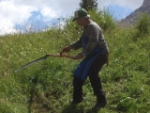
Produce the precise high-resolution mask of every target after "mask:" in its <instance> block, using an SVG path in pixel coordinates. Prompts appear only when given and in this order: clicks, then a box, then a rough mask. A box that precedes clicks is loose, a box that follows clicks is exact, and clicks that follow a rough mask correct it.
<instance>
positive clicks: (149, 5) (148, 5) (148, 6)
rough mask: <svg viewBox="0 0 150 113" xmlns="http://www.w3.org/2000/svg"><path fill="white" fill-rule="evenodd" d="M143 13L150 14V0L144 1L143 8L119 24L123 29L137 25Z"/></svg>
mask: <svg viewBox="0 0 150 113" xmlns="http://www.w3.org/2000/svg"><path fill="white" fill-rule="evenodd" d="M143 13H146V14H150V0H144V1H143V4H142V6H141V7H139V8H138V9H136V10H135V11H134V12H132V13H131V14H129V15H128V16H127V17H126V18H125V19H122V20H121V21H120V22H119V24H120V25H121V26H123V27H128V26H131V25H133V24H135V22H136V20H138V18H139V16H141V15H142V14H143Z"/></svg>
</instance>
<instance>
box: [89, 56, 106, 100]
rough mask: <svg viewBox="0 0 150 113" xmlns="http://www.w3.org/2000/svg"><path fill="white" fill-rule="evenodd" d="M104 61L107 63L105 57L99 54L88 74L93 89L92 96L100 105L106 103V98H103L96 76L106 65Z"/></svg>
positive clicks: (100, 85)
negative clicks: (94, 96) (93, 95)
mask: <svg viewBox="0 0 150 113" xmlns="http://www.w3.org/2000/svg"><path fill="white" fill-rule="evenodd" d="M106 61H107V55H105V54H100V55H99V56H98V57H97V58H96V59H95V61H94V62H93V64H92V66H91V68H90V70H89V73H88V76H89V79H90V83H91V86H92V88H93V91H94V94H95V95H96V97H97V101H98V102H102V103H103V102H106V96H105V92H104V91H103V88H102V83H101V79H100V77H99V76H98V73H99V72H100V70H101V69H102V67H103V65H104V64H105V63H106Z"/></svg>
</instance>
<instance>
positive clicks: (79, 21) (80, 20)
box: [76, 18, 85, 26]
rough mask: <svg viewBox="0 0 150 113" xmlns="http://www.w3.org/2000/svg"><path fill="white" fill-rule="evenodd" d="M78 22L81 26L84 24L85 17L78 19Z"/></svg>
mask: <svg viewBox="0 0 150 113" xmlns="http://www.w3.org/2000/svg"><path fill="white" fill-rule="evenodd" d="M76 22H77V24H78V25H80V26H84V23H85V21H84V18H81V19H78V20H77V21H76Z"/></svg>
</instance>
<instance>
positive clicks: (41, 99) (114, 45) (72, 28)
mask: <svg viewBox="0 0 150 113" xmlns="http://www.w3.org/2000/svg"><path fill="white" fill-rule="evenodd" d="M90 13H91V16H92V19H93V20H95V21H97V22H98V23H99V24H100V26H101V27H102V29H103V31H104V36H105V38H106V41H107V42H108V46H109V49H110V64H109V66H108V67H107V66H104V67H103V70H102V71H101V73H100V76H101V79H102V82H103V88H104V90H105V91H106V94H107V95H106V96H107V99H108V104H107V106H106V107H105V108H104V109H101V110H99V111H96V113H117V112H118V113H149V112H150V107H149V106H150V99H149V96H150V88H149V86H150V71H149V69H150V51H149V50H150V43H149V42H150V35H149V30H148V33H143V35H140V36H138V38H137V39H136V40H134V39H135V36H137V34H138V33H137V32H135V31H137V29H138V28H137V27H133V28H126V29H122V28H119V27H117V26H116V25H115V23H114V21H115V20H113V18H112V16H111V15H110V14H109V13H107V12H101V11H100V12H99V11H98V12H94V11H91V12H90ZM104 14H105V15H104ZM106 15H107V16H106ZM106 18H108V19H106ZM104 21H105V22H104ZM142 22H143V21H142ZM110 23H111V24H110ZM143 27H144V26H143ZM81 30H82V28H80V27H78V26H77V25H76V24H75V23H73V22H72V21H70V20H67V24H66V26H65V27H64V29H62V30H58V29H55V28H53V29H50V30H48V31H46V32H39V33H34V32H30V33H26V34H15V35H5V36H1V37H0V48H1V49H0V113H92V112H93V111H92V107H93V106H94V104H95V100H96V99H95V97H94V94H93V90H92V88H91V85H90V82H89V80H88V79H87V81H86V82H85V84H84V87H83V90H84V97H85V100H84V101H83V102H82V103H81V104H79V105H77V106H72V105H71V104H70V103H71V100H72V91H73V89H72V77H73V75H72V72H73V71H74V69H75V67H76V66H77V65H78V63H79V62H80V61H76V60H71V59H67V58H55V57H49V58H47V59H46V60H45V61H41V62H39V63H36V64H33V65H31V66H29V67H27V68H25V69H23V70H21V71H19V72H18V73H15V70H16V69H18V68H19V67H20V66H22V65H24V64H26V63H28V62H30V61H32V60H34V59H37V58H39V57H42V56H44V55H45V54H47V53H51V54H58V53H59V52H60V51H61V49H62V48H63V47H64V46H66V45H68V44H70V43H72V42H74V41H75V40H77V38H78V37H79V36H80V35H81ZM79 51H80V50H79ZM77 52H78V51H76V52H74V51H71V53H70V54H71V55H75V54H77Z"/></svg>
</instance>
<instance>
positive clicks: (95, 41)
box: [71, 20, 109, 56]
mask: <svg viewBox="0 0 150 113" xmlns="http://www.w3.org/2000/svg"><path fill="white" fill-rule="evenodd" d="M83 37H88V38H89V39H88V43H87V45H86V47H85V48H83V49H82V52H81V54H83V55H85V56H86V55H88V54H90V53H91V52H92V50H93V49H94V48H95V47H100V48H103V51H104V52H106V53H108V51H109V50H108V46H107V43H106V41H105V38H104V36H103V34H102V30H101V28H100V26H99V25H98V24H97V23H95V22H94V21H92V20H90V22H89V24H88V25H87V26H85V27H84V30H83V33H82V35H81V37H80V39H79V40H77V41H76V42H75V43H73V44H71V47H72V48H73V49H74V50H76V49H79V48H82V38H83Z"/></svg>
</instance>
